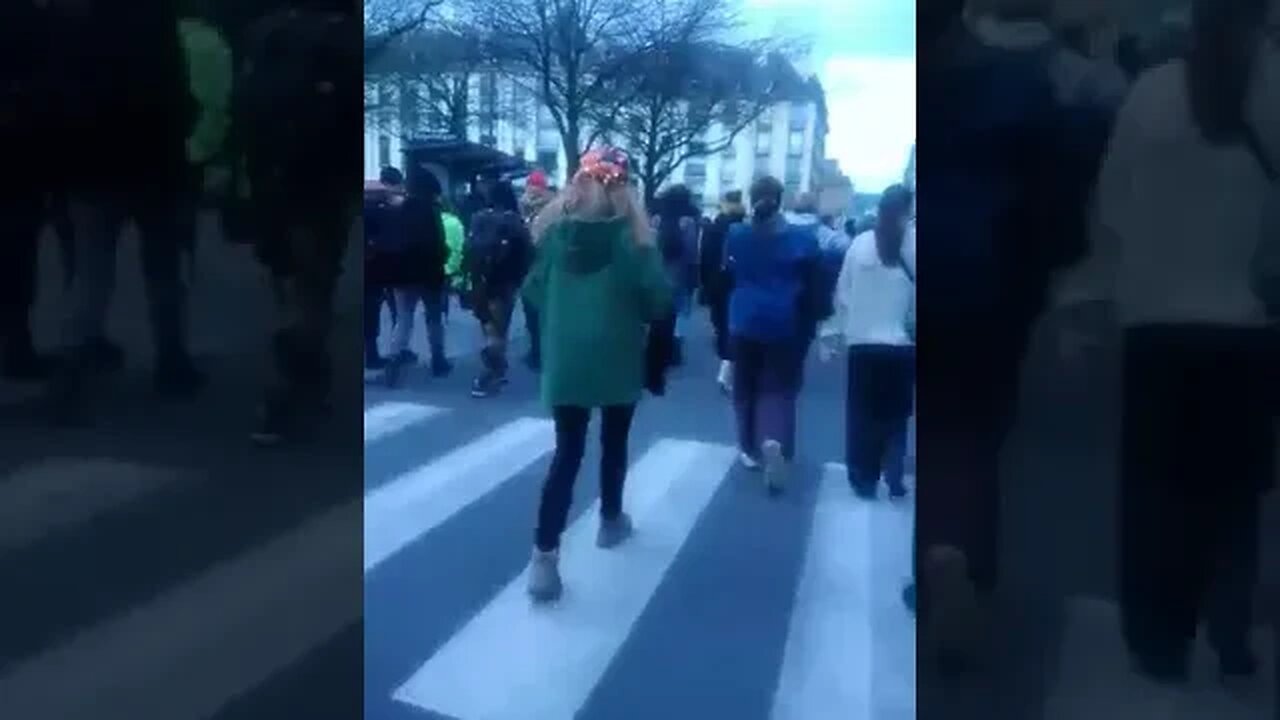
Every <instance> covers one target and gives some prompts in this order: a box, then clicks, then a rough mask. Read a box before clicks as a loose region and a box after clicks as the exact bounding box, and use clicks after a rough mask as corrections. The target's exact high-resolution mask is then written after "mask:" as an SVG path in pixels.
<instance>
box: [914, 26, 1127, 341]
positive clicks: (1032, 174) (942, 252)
mask: <svg viewBox="0 0 1280 720" xmlns="http://www.w3.org/2000/svg"><path fill="white" fill-rule="evenodd" d="M1062 52H1064V50H1063V49H1062V48H1060V47H1058V46H1056V45H1055V44H1053V43H1046V44H1043V45H1033V46H1028V47H1021V48H1011V47H997V46H993V45H991V44H987V43H984V42H983V41H982V40H981V39H979V38H978V37H977V36H976V35H975V34H974V33H973V32H972V31H970V30H968V29H967V28H964V27H957V28H955V30H954V32H953V34H952V36H951V37H950V41H949V45H948V54H949V56H950V60H949V61H948V62H945V63H940V64H937V65H931V66H929V67H927V68H924V69H922V72H921V76H920V88H919V91H918V92H917V97H919V98H920V102H921V103H923V104H922V105H921V108H920V117H921V122H920V128H919V136H920V139H919V142H920V144H921V145H925V144H926V142H927V144H928V145H929V147H931V148H933V149H932V150H930V160H929V203H930V206H929V207H930V210H929V212H927V213H925V214H924V215H923V216H922V217H921V218H920V219H919V220H918V224H919V226H920V231H921V233H922V234H923V235H924V236H926V237H929V238H933V240H932V241H931V243H930V245H929V252H928V254H927V257H928V261H929V263H930V264H936V265H937V266H938V271H937V272H930V271H929V270H928V269H927V268H924V269H922V270H921V272H922V273H925V274H927V275H928V276H929V281H928V282H927V283H925V285H923V286H922V287H921V293H924V294H922V295H920V297H919V302H920V305H921V306H927V307H928V308H930V310H929V312H930V314H933V315H937V316H938V317H940V318H942V319H941V320H937V321H930V322H929V324H930V325H933V324H935V323H936V324H937V325H938V326H940V327H941V326H955V327H964V326H968V325H975V324H977V325H979V326H982V327H989V326H991V325H992V324H993V323H994V324H996V325H1001V326H1005V327H1008V329H1009V331H1010V332H1011V333H1013V334H1015V335H1017V334H1021V333H1023V332H1024V331H1025V328H1027V327H1029V326H1030V322H1031V320H1032V319H1033V318H1034V316H1035V315H1036V313H1038V312H1039V310H1040V307H1041V306H1042V304H1043V302H1044V299H1045V293H1046V290H1047V287H1048V284H1049V282H1050V279H1051V276H1052V274H1053V273H1054V272H1055V271H1056V270H1057V269H1059V268H1062V267H1064V266H1066V265H1068V264H1070V263H1072V262H1074V261H1075V260H1077V259H1079V258H1080V257H1083V256H1084V254H1085V251H1086V250H1087V232H1086V217H1087V208H1088V206H1089V196H1090V193H1091V190H1092V187H1093V182H1094V179H1095V178H1096V175H1097V171H1098V167H1099V164H1100V162H1101V157H1102V152H1103V150H1104V149H1105V145H1106V142H1107V137H1108V135H1109V132H1110V123H1111V121H1112V119H1113V118H1114V114H1115V108H1114V107H1109V106H1108V105H1107V104H1105V103H1088V102H1080V103H1074V104H1073V103H1070V102H1066V101H1064V99H1063V97H1062V92H1061V90H1060V88H1059V87H1058V86H1057V83H1056V80H1055V76H1054V72H1053V68H1054V66H1055V63H1057V62H1058V61H1059V58H1060V57H1061V55H1060V54H1061V53H1062ZM1050 168H1052V171H1048V169H1050ZM930 223H933V224H935V225H938V227H936V228H932V229H930V227H929V224H930ZM1030 238H1034V239H1035V241H1034V242H1029V241H1028V240H1029V239H1030ZM922 255H923V254H922ZM931 297H932V298H933V299H930V298H931Z"/></svg>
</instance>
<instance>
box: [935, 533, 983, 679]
mask: <svg viewBox="0 0 1280 720" xmlns="http://www.w3.org/2000/svg"><path fill="white" fill-rule="evenodd" d="M926 573H927V578H928V580H927V583H926V585H925V587H927V588H929V593H930V597H929V608H928V611H929V617H928V629H929V635H930V637H931V638H932V641H931V643H930V644H931V645H932V646H933V651H934V655H935V658H936V660H937V663H938V667H939V669H942V670H944V671H961V670H964V669H968V668H971V667H973V666H974V665H975V664H976V663H977V662H978V655H977V652H978V648H977V644H978V637H979V629H978V623H979V621H980V619H981V618H980V613H979V609H978V596H977V590H976V589H975V587H974V585H973V581H972V580H971V579H970V578H969V564H968V561H967V559H966V558H965V556H964V553H962V552H961V551H959V550H957V549H955V548H937V549H935V550H934V551H933V552H931V553H930V558H929V560H928V561H927V567H926Z"/></svg>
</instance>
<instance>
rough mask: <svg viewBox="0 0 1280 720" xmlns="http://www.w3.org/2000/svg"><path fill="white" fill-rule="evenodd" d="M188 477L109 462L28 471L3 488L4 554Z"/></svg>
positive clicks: (60, 463)
mask: <svg viewBox="0 0 1280 720" xmlns="http://www.w3.org/2000/svg"><path fill="white" fill-rule="evenodd" d="M184 480H190V478H189V477H188V476H187V474H185V473H183V472H180V471H177V470H174V469H172V468H163V467H155V466H151V465H143V464H138V463H127V462H121V461H118V460H112V459H108V458H60V459H57V460H41V461H38V462H35V463H32V464H28V465H24V466H22V467H21V468H19V469H18V470H17V471H16V472H15V473H13V474H12V475H10V476H9V478H8V479H7V480H6V481H5V483H4V484H3V485H0V551H6V550H14V549H18V548H21V547H24V546H27V545H30V544H31V543H33V542H36V541H39V540H41V539H43V538H45V537H47V536H49V535H50V534H51V533H56V532H58V531H61V530H65V529H68V528H72V527H75V526H77V525H80V524H82V523H85V522H88V521H90V520H92V519H94V518H95V517H98V516H100V515H103V514H106V513H110V512H112V511H114V510H117V509H120V508H122V507H125V506H127V505H129V504H130V503H132V502H134V501H136V500H139V499H141V498H143V497H145V496H147V495H150V494H152V493H155V492H157V491H159V490H161V489H162V488H164V487H166V486H169V485H172V484H174V483H177V482H182V481H184Z"/></svg>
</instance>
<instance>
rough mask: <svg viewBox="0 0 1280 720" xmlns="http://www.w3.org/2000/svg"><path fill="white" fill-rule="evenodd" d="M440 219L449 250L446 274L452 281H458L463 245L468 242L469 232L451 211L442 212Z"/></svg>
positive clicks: (445, 242) (445, 268) (445, 267)
mask: <svg viewBox="0 0 1280 720" xmlns="http://www.w3.org/2000/svg"><path fill="white" fill-rule="evenodd" d="M440 221H441V222H442V223H443V224H444V244H445V247H446V248H447V249H448V251H449V258H448V259H447V260H445V263H444V274H445V277H446V278H448V279H449V280H450V281H456V280H457V279H458V278H459V277H460V276H461V275H462V246H463V244H465V243H466V240H467V232H466V230H465V229H463V227H462V221H461V220H459V219H458V216H457V215H454V214H453V213H451V212H448V211H445V212H442V213H440Z"/></svg>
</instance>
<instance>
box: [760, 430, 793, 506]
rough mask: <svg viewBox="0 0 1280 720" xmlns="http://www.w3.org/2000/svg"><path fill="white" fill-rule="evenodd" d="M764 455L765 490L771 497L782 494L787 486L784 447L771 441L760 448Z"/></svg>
mask: <svg viewBox="0 0 1280 720" xmlns="http://www.w3.org/2000/svg"><path fill="white" fill-rule="evenodd" d="M760 453H761V454H762V455H764V463H763V466H764V488H765V490H766V491H767V492H768V493H769V494H770V495H777V494H778V493H780V492H782V489H783V487H785V486H786V484H787V461H786V459H784V458H783V457H782V445H781V444H780V443H778V442H776V441H773V440H769V441H767V442H765V443H764V445H763V446H762V447H761V448H760Z"/></svg>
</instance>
